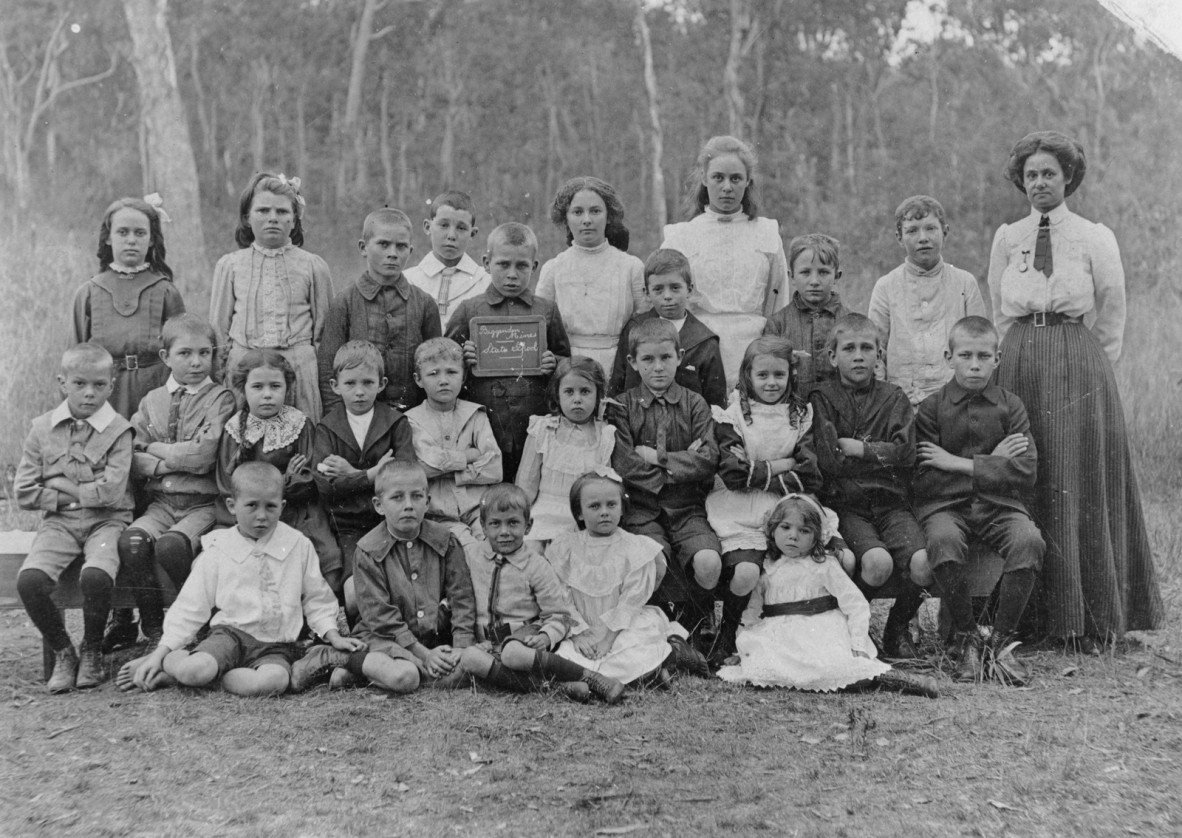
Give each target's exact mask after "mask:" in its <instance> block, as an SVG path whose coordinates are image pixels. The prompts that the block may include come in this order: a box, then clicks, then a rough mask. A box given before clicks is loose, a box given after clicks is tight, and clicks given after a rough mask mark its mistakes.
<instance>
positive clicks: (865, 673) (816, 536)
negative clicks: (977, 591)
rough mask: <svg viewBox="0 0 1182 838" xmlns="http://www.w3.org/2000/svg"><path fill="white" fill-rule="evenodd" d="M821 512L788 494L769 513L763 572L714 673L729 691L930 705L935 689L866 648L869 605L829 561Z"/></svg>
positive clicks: (801, 497) (813, 504)
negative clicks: (863, 696)
mask: <svg viewBox="0 0 1182 838" xmlns="http://www.w3.org/2000/svg"><path fill="white" fill-rule="evenodd" d="M823 514H824V513H823V512H822V509H821V507H820V506H819V505H818V504H817V503H816V501H814V500H813V499H812V498H809V497H806V496H804V495H798V494H792V495H788V496H787V497H785V498H782V499H781V500H780V501H779V502H778V503H777V504H776V505H775V507H773V508H772V510H771V511H770V512H769V514H768V516H767V521H766V523H765V525H764V533H765V535H766V537H767V542H768V548H767V554H766V557H765V558H764V560H763V568H762V570H763V572H762V573H761V574H760V577H759V581H758V583H757V584H756V585H755V589H754V590H753V591H752V593H751V600H750V603H749V604H748V606H747V609H746V611H744V613H743V628H742V629H741V630H740V631H739V635H738V640H737V643H736V645H737V647H738V655H737V656H736V658H732V659H731V660H730V661H728V663H727V665H726V666H723V667H722V668H721V669H719V670H718V677H719V678H721V679H723V680H724V681H730V682H732V683H744V684H752V685H754V686H758V687H793V688H795V689H799V690H813V691H817V692H832V691H834V690H839V689H850V688H854V689H863V688H871V689H874V688H881V689H890V690H895V691H898V692H904V693H911V694H915V695H925V696H928V697H929V698H935V697H936V696H937V694H938V689H937V686H936V682H935V680H934V679H932V678H928V677H925V676H918V675H911V674H909V673H904V672H900V671H898V670H895V669H892V668H891V667H890V666H889V665H888V664H886V663H883V662H882V661H880V660H878V659H877V652H876V651H875V648H874V643H873V642H871V640H870V634H869V629H870V604H869V603H868V602H867V601H866V598H865V597H864V596H862V592H861V591H859V590H858V588H857V586H856V585H854V583H853V582H852V581H851V580H850V578H849V577H848V576H847V575H846V573H845V571H844V570H842V568H841V565H840V564H838V562H837V560H836V559H835V558H834V557H833V556H831V555H829V554H828V553H827V552H826V551H825V549H824V547H823V544H824V543H825V536H826V531H825V525H824V523H823Z"/></svg>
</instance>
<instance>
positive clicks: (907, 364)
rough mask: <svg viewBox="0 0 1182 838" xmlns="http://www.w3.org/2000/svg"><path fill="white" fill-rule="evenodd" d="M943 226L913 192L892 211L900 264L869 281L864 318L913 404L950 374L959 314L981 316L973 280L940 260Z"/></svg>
mask: <svg viewBox="0 0 1182 838" xmlns="http://www.w3.org/2000/svg"><path fill="white" fill-rule="evenodd" d="M947 235H948V224H947V223H946V222H945V221H944V207H942V206H941V205H940V202H939V201H937V200H936V199H935V198H931V197H928V196H927V195H913V196H912V197H910V198H908V199H907V200H905V201H904V202H903V203H901V204H899V208H898V209H896V210H895V239H896V240H898V242H899V245H900V246H901V247H902V248H903V251H904V252H905V253H906V254H907V256H906V258H905V259H904V260H903V264H902V265H900V266H899V267H897V268H895V269H894V270H893V271H891V272H890V273H889V274H887V275H886V276H884V277H881V278H880V279H879V280H878V282H876V283H875V284H874V291H873V292H871V294H870V308H869V311H867V316H869V318H870V319H871V321H873V323H874V325H875V326H877V327H878V331H879V332H880V333H881V338H882V340H883V342H884V346H885V349H886V351H885V353H884V354H885V356H886V379H887V381H889V382H891V384H895V385H898V386H899V387H902V388H903V392H904V393H906V394H907V400H908V401H910V402H911V406H912V407H915V406H916V405H918V404H919V403H920V402H922V401H923V400H924V399H925V398H927V397H928V396H930V395H931V394H932V393H935V392H936V391H937V390H939V389H940V388H941V387H943V386H944V385H945V384H946V383H947V382H948V380H949V379H950V378H951V377H952V371H951V370H950V369H949V368H948V364H947V363H946V362H945V360H944V350H945V349H946V348H947V346H948V335H949V334H950V333H951V332H952V327H953V325H955V324H956V322H957V321H958V320H960V319H961V318H962V317H968V316H970V315H976V316H978V317H985V301H984V300H983V299H982V298H981V289H980V288H979V287H978V286H977V278H976V277H974V276H973V275H972V274H971V273H969V272H968V271H962V270H961V269H960V268H957V267H954V266H952V265H950V264H948V263H947V262H945V261H944V257H943V255H942V251H943V248H944V237H945V236H947Z"/></svg>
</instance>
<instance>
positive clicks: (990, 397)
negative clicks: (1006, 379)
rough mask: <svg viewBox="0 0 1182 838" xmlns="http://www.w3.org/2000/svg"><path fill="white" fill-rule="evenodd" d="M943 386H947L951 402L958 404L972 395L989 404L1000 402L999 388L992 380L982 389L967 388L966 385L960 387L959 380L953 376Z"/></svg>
mask: <svg viewBox="0 0 1182 838" xmlns="http://www.w3.org/2000/svg"><path fill="white" fill-rule="evenodd" d="M944 386H946V387H947V388H948V398H949V399H951V400H952V403H953V404H960V403H961V402H963V401H965V400H966V399H969V398H972V397H973V396H980V397H981V398H983V399H985V400H986V401H987V402H989V403H991V404H1000V403H1001V388H1000V387H998V386H997V385H996V384H994V383H993V382H990V383H988V384H986V385H985V389H983V390H969V389H968V388H967V387H962V386H961V384H960V382H959V381H957V380H956V379H955V378H953V379H952V380H950V381H949V382H948V383H947V384H946V385H944Z"/></svg>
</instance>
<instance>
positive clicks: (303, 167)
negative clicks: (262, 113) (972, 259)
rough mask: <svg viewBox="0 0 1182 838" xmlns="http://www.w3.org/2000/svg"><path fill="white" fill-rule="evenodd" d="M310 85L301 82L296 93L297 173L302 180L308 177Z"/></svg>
mask: <svg viewBox="0 0 1182 838" xmlns="http://www.w3.org/2000/svg"><path fill="white" fill-rule="evenodd" d="M307 98H308V83H307V81H303V82H300V88H299V90H298V91H297V92H296V103H295V105H296V106H295V136H296V171H297V172H298V173H299V176H300V177H301V178H307V176H308V113H307Z"/></svg>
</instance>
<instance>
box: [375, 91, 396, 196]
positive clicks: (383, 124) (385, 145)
mask: <svg viewBox="0 0 1182 838" xmlns="http://www.w3.org/2000/svg"><path fill="white" fill-rule="evenodd" d="M390 88H391V84H390V73H389V71H388V70H387V71H385V72H383V73H382V99H381V102H380V103H379V107H378V149H379V151H380V155H381V158H382V175H383V177H384V180H385V184H386V197H385V201H386V203H387V204H389V203H391V202H392V201H393V200H394V191H395V186H394V154H393V149H392V148H391V146H390ZM398 206H399V207H401V206H402V204H401V203H399V204H398Z"/></svg>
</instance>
